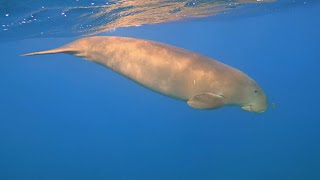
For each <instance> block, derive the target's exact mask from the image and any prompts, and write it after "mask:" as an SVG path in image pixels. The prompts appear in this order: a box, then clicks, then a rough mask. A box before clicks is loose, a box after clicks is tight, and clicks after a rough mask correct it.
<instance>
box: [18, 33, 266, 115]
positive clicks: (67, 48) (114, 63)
mask: <svg viewBox="0 0 320 180" xmlns="http://www.w3.org/2000/svg"><path fill="white" fill-rule="evenodd" d="M55 53H66V54H71V55H74V56H78V57H82V58H84V59H87V60H89V61H93V62H95V63H98V64H101V65H103V66H105V67H107V68H110V69H112V70H113V71H115V72H117V73H119V74H122V75H123V76H125V77H127V78H129V79H131V80H133V81H135V82H136V83H138V84H140V85H142V86H144V87H147V88H149V89H151V90H154V91H156V92H158V93H161V94H163V95H166V96H169V97H172V98H175V99H179V100H183V101H186V102H187V103H188V105H189V106H191V107H193V108H196V109H215V108H219V107H222V106H225V105H236V106H240V107H241V108H242V109H243V110H246V111H250V112H264V111H265V110H266V108H267V106H268V102H267V97H266V94H265V93H264V92H263V90H262V89H261V88H260V87H259V85H258V84H257V83H256V82H255V81H254V80H252V79H251V78H250V77H248V76H247V75H246V74H244V73H243V72H241V71H239V70H237V69H235V68H232V67H230V66H228V65H225V64H223V63H220V62H218V61H215V60H213V59H210V58H208V57H205V56H202V55H199V54H196V53H194V52H190V51H187V50H184V49H181V48H177V47H173V46H170V45H167V44H163V43H159V42H154V41H148V40H141V39H134V38H127V37H112V36H94V37H87V38H82V39H79V40H76V41H73V42H71V43H69V44H67V45H64V46H62V47H59V48H56V49H52V50H47V51H40V52H33V53H29V54H24V55H23V56H32V55H41V54H55Z"/></svg>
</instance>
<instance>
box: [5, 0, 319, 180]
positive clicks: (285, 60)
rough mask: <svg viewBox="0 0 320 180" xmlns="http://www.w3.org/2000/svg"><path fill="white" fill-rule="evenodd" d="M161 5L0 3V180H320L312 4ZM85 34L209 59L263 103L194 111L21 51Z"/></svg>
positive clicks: (69, 63) (86, 67)
mask: <svg viewBox="0 0 320 180" xmlns="http://www.w3.org/2000/svg"><path fill="white" fill-rule="evenodd" d="M164 2H165V3H168V4H164ZM172 2H177V4H171V3H172ZM172 2H171V1H156V0H155V1H153V0H152V1H84V0H79V1H76V0H75V1H52V2H46V1H43V2H42V1H31V0H29V1H23V2H22V1H6V0H0V6H1V11H0V13H1V14H0V22H1V25H2V29H1V30H0V31H1V32H0V41H1V42H0V52H1V57H0V82H1V88H0V180H21V179H24V180H38V179H41V180H43V179H48V180H56V179H108V180H109V179H110V180H138V179H139V180H150V179H152V180H163V179H170V180H171V179H172V180H194V179H201V180H234V179H245V180H247V179H259V180H270V179H279V180H283V179H290V180H294V179H297V180H302V179H303V180H305V179H310V180H311V179H312V180H313V179H320V143H319V142H320V131H319V126H320V122H319V119H320V118H319V115H318V114H319V113H318V109H319V107H320V106H319V100H320V95H319V92H320V80H319V67H320V66H319V65H320V62H319V59H320V55H319V51H320V46H319V42H320V36H319V32H320V21H319V17H320V5H319V3H318V2H317V1H295V2H293V1H279V2H260V1H259V3H252V2H250V1H247V2H245V1H242V2H241V1H219V3H220V4H218V5H216V4H215V3H216V2H218V1H182V0H181V1H172ZM230 2H231V3H236V5H229V3H230ZM79 3H81V4H79ZM92 3H93V4H92ZM106 3H108V4H106ZM128 3H129V5H128ZM130 3H132V4H130ZM193 3H195V4H193ZM242 3H243V4H242ZM109 4H111V5H112V6H111V7H110V6H109ZM150 4H151V5H150ZM239 4H240V5H239ZM92 6H94V7H92ZM42 7H43V8H42ZM109 7H110V8H111V10H110V9H108V8H109ZM104 8H105V9H107V13H102V12H104V11H101V10H103V9H104ZM162 8H164V9H162ZM167 8H168V9H167ZM42 9H43V10H42ZM175 9H176V10H175ZM216 9H219V11H216ZM30 12H31V14H30ZM36 12H38V13H36ZM92 12H93V13H92ZM167 12H169V14H166V13H167ZM177 12H181V13H180V15H181V16H180V15H178V16H179V18H171V16H176V15H177V14H176V13H177ZM62 13H64V14H62ZM68 13H70V14H68ZM87 13H89V14H90V13H91V14H94V15H99V16H94V17H95V18H92V17H91V16H89V15H88V14H87ZM130 13H131V14H130ZM139 13H141V14H140V15H139ZM145 13H146V14H145ZM195 13H198V14H200V15H199V16H197V14H195ZM121 14H122V15H121ZM123 14H125V15H123ZM224 14H226V15H224ZM64 15H66V16H64ZM135 15H137V16H135ZM31 16H33V17H31ZM35 16H38V17H35ZM123 16H125V18H124V19H122V18H123ZM48 17H50V18H48ZM69 17H70V19H68V18H69ZM97 17H98V18H97ZM141 17H149V18H145V19H141ZM28 18H29V19H28ZM31 18H33V19H31ZM108 18H109V19H108ZM24 19H26V20H24ZM34 19H36V20H34ZM44 19H53V20H52V21H51V20H44ZM90 19H91V20H92V21H90ZM105 19H106V20H105ZM159 19H160V20H159ZM29 20H31V21H29ZM39 20H41V22H38V21H39ZM22 21H25V23H22ZM132 21H134V23H133V22H132ZM19 22H20V23H21V24H19ZM88 22H90V23H88ZM91 22H93V23H91ZM128 22H129V24H127V23H128ZM81 24H82V26H81ZM25 25H26V26H25ZM87 25H88V26H87ZM89 25H91V26H89ZM80 27H85V28H80ZM121 27H123V28H121ZM81 29H86V30H83V31H82V30H81ZM107 30H108V31H107ZM95 33H100V34H98V35H105V36H109V35H112V36H128V37H135V38H142V39H149V40H155V41H159V42H164V43H167V44H171V45H174V46H177V47H182V48H185V49H189V50H192V51H195V52H198V53H200V54H203V55H206V56H209V57H212V58H215V59H217V60H219V61H221V62H223V63H226V64H228V65H231V66H233V67H236V68H238V69H240V70H242V71H244V72H245V73H247V74H248V75H250V76H251V77H252V78H253V79H255V80H256V81H257V82H258V83H259V84H260V85H261V86H262V88H263V89H264V90H265V92H266V93H267V95H268V97H269V101H270V107H269V108H268V110H267V111H266V112H265V113H262V114H254V113H248V112H244V111H242V110H241V109H240V108H239V107H224V108H220V109H217V110H212V111H200V110H194V109H191V108H190V107H188V106H187V105H186V104H185V103H183V102H180V101H176V100H173V99H170V98H167V97H164V96H162V95H159V94H156V93H154V92H152V91H149V90H147V89H146V88H143V87H141V86H138V85H136V84H135V83H134V82H132V81H129V80H128V79H126V78H124V77H122V76H120V75H118V74H115V73H114V72H112V71H110V70H108V69H106V68H104V67H102V66H98V65H96V64H94V63H90V62H88V61H85V60H82V59H80V58H77V57H73V56H68V55H64V54H57V55H47V56H35V57H32V58H26V57H20V56H19V55H20V54H23V53H27V52H32V51H38V50H45V49H51V48H55V47H58V46H60V45H63V44H65V43H68V42H71V41H72V40H75V39H78V38H79V37H81V36H84V35H91V34H95Z"/></svg>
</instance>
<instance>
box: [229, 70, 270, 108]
mask: <svg viewBox="0 0 320 180" xmlns="http://www.w3.org/2000/svg"><path fill="white" fill-rule="evenodd" d="M232 76H233V80H235V81H233V82H234V84H233V85H231V86H233V88H232V89H233V91H232V95H231V96H230V100H231V104H234V105H238V106H240V107H241V109H243V110H245V111H249V112H256V113H262V112H264V111H266V109H267V107H268V99H267V96H266V94H265V93H264V91H263V90H262V88H261V87H260V86H259V85H258V84H257V83H256V82H255V81H254V80H253V79H251V78H250V77H248V76H247V75H246V74H244V73H242V72H241V71H237V72H236V73H235V74H233V75H232Z"/></svg>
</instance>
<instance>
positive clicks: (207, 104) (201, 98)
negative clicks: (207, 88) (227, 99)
mask: <svg viewBox="0 0 320 180" xmlns="http://www.w3.org/2000/svg"><path fill="white" fill-rule="evenodd" d="M223 99H224V97H223V96H220V95H216V94H212V93H202V94H198V95H196V96H194V97H192V98H190V99H189V100H188V102H187V103H188V105H189V106H191V107H193V108H195V109H215V108H219V107H222V106H224V105H225V104H224V102H223Z"/></svg>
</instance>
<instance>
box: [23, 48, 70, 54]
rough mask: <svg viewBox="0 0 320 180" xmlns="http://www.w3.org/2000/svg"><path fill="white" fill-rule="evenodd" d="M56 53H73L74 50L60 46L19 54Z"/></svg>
mask: <svg viewBox="0 0 320 180" xmlns="http://www.w3.org/2000/svg"><path fill="white" fill-rule="evenodd" d="M57 53H67V54H75V53H76V51H75V50H73V49H71V48H66V47H60V48H56V49H51V50H47V51H38V52H32V53H27V54H22V55H20V56H34V55H43V54H57Z"/></svg>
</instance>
